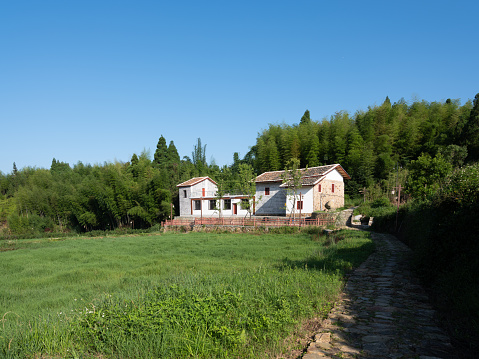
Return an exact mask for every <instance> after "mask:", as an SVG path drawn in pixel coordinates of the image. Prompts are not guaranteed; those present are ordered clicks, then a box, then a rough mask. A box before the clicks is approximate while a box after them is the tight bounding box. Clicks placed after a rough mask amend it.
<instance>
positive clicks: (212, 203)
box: [209, 199, 216, 210]
mask: <svg viewBox="0 0 479 359" xmlns="http://www.w3.org/2000/svg"><path fill="white" fill-rule="evenodd" d="M209 209H210V210H215V209H216V200H215V199H210V201H209Z"/></svg>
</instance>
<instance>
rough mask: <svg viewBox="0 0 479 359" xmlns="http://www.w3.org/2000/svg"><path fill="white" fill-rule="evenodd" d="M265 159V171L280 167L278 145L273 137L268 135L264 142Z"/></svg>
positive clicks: (276, 169) (275, 169)
mask: <svg viewBox="0 0 479 359" xmlns="http://www.w3.org/2000/svg"><path fill="white" fill-rule="evenodd" d="M266 159H267V162H266V163H265V166H266V168H267V171H278V170H279V169H280V159H279V152H278V147H277V146H276V142H275V140H274V138H273V137H270V138H269V139H268V141H267V142H266Z"/></svg>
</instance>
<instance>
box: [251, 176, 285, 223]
mask: <svg viewBox="0 0 479 359" xmlns="http://www.w3.org/2000/svg"><path fill="white" fill-rule="evenodd" d="M280 184H281V183H257V184H256V200H258V199H259V202H258V204H257V205H256V215H257V216H270V215H273V216H284V215H286V208H285V203H286V192H285V190H284V189H283V188H280V187H279V186H280ZM266 187H268V188H269V195H265V188H266Z"/></svg>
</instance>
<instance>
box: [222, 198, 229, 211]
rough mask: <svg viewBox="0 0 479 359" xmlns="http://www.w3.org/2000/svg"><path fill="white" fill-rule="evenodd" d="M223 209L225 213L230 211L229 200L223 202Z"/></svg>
mask: <svg viewBox="0 0 479 359" xmlns="http://www.w3.org/2000/svg"><path fill="white" fill-rule="evenodd" d="M223 209H224V210H227V211H229V210H231V198H227V199H224V200H223Z"/></svg>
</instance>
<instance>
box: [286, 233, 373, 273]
mask: <svg viewBox="0 0 479 359" xmlns="http://www.w3.org/2000/svg"><path fill="white" fill-rule="evenodd" d="M374 248H375V245H374V243H373V242H371V241H368V242H365V243H363V244H360V245H356V246H354V247H339V245H335V244H333V245H331V246H329V247H321V248H320V249H319V250H318V251H317V253H315V254H313V255H311V256H309V257H306V258H305V259H302V260H292V259H289V258H283V259H282V260H281V262H280V263H279V264H278V265H277V268H278V269H280V270H284V269H306V270H318V271H324V272H326V273H340V274H342V275H344V274H346V273H348V272H350V271H351V270H353V269H354V268H356V267H358V266H359V265H360V264H361V263H362V262H364V261H365V260H366V259H367V258H368V257H369V255H370V254H371V253H373V252H374Z"/></svg>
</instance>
